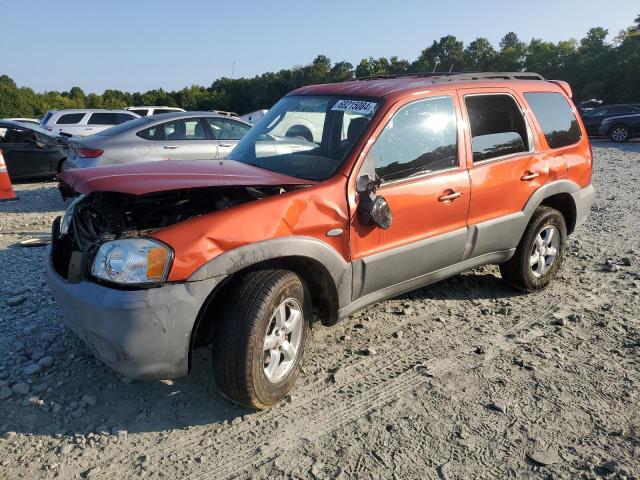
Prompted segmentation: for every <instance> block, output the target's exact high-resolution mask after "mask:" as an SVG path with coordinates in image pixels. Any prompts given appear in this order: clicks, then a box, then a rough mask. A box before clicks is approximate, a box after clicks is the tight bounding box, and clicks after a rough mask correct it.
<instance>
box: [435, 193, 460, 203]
mask: <svg viewBox="0 0 640 480" xmlns="http://www.w3.org/2000/svg"><path fill="white" fill-rule="evenodd" d="M461 196H462V192H453V193H448V194H447V195H441V196H439V197H438V201H439V202H452V201H454V200H455V199H457V198H460V197H461Z"/></svg>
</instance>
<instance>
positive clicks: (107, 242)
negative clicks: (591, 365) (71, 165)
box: [48, 73, 593, 408]
mask: <svg viewBox="0 0 640 480" xmlns="http://www.w3.org/2000/svg"><path fill="white" fill-rule="evenodd" d="M570 97H571V90H570V88H569V86H568V85H567V84H566V83H564V82H554V81H546V80H544V79H543V78H541V77H540V76H538V75H535V74H529V73H514V74H504V73H498V74H496V73H487V74H473V75H471V74H469V75H451V76H435V75H414V76H402V77H388V78H387V77H383V78H374V79H365V80H358V81H350V82H345V83H337V84H328V85H313V86H308V87H304V88H300V89H298V90H296V91H294V92H291V93H290V94H289V95H287V96H285V97H284V98H282V99H281V100H280V101H279V102H278V103H277V104H276V105H275V106H274V107H273V108H272V109H271V110H269V112H268V113H267V114H266V115H265V117H264V118H263V119H262V120H260V122H259V123H258V124H257V125H256V126H254V127H253V128H252V129H251V130H250V131H249V133H248V134H247V135H246V136H245V137H244V138H243V139H242V141H241V142H240V143H239V145H238V146H237V147H236V148H235V149H234V150H233V151H232V152H231V154H230V155H229V157H228V158H226V159H224V160H215V161H199V162H196V161H194V162H189V161H179V162H174V161H166V162H151V163H147V164H136V165H122V166H112V167H98V168H93V169H85V170H77V171H75V170H70V171H66V172H64V173H62V174H61V175H60V178H61V179H62V181H63V182H64V183H65V184H66V188H67V189H73V190H75V192H76V193H77V194H78V196H77V197H76V199H75V200H74V201H73V202H72V204H71V205H70V207H69V208H68V210H67V211H66V213H65V215H64V217H63V218H62V219H58V220H57V221H56V222H55V224H54V240H53V245H52V250H51V256H50V262H49V264H48V280H49V284H50V285H51V288H52V289H53V291H54V292H55V296H56V297H57V299H58V301H59V304H60V306H61V308H62V310H63V312H64V314H65V317H66V319H67V321H68V322H69V324H70V325H71V327H72V328H73V329H74V330H75V331H76V332H78V334H79V335H80V336H81V337H82V338H83V339H84V340H85V341H86V343H87V344H88V345H89V346H90V348H91V349H92V350H93V352H94V353H95V354H96V355H97V356H98V357H99V358H100V359H101V360H102V361H103V362H104V363H106V364H107V365H109V366H111V367H113V368H114V369H116V370H118V371H120V372H122V373H123V374H125V375H128V376H130V377H136V378H169V377H177V376H180V375H185V374H187V373H188V371H189V368H190V359H191V352H192V350H193V349H194V348H196V347H198V346H203V345H209V344H212V345H213V350H212V352H213V360H214V365H213V372H214V378H215V380H216V382H217V384H218V387H219V389H220V390H221V391H222V392H223V394H224V395H226V396H227V397H228V398H230V399H231V400H233V401H235V402H238V403H240V404H243V405H247V406H250V407H253V408H266V407H269V406H271V405H273V404H274V403H276V402H278V401H279V400H280V399H282V398H283V397H284V396H285V394H286V393H287V392H288V391H289V390H290V389H291V388H292V386H293V385H294V382H295V381H296V377H297V375H298V371H299V368H300V365H301V362H302V357H303V351H304V348H305V344H306V341H307V338H308V328H309V322H310V320H311V318H312V316H313V314H314V313H316V314H317V315H318V317H319V319H320V320H321V322H322V323H323V324H324V325H332V324H334V323H335V322H337V321H338V320H340V319H343V318H346V317H348V316H349V315H350V314H351V313H353V312H354V311H356V310H358V309H360V308H362V307H364V306H366V305H369V304H371V303H374V302H377V301H379V300H382V299H385V298H388V297H392V296H395V295H398V294H401V293H403V292H407V291H409V290H413V289H416V288H419V287H422V286H424V285H427V284H429V283H433V282H436V281H438V280H441V279H443V278H446V277H450V276H452V275H456V274H458V273H460V272H463V271H465V270H469V269H471V268H474V267H477V266H479V265H485V264H499V265H500V271H501V273H502V276H503V278H504V279H505V280H506V281H507V282H508V283H510V284H511V285H513V286H514V287H516V288H518V289H521V290H524V291H529V292H531V291H536V290H540V289H542V288H544V287H546V286H547V285H548V284H549V283H550V282H551V280H552V279H553V277H554V276H555V275H556V273H557V271H558V270H559V269H560V268H561V267H562V263H563V258H564V254H565V248H566V240H567V235H569V234H571V233H572V232H573V231H574V230H575V228H576V227H577V226H578V225H579V224H580V223H582V222H583V221H584V219H585V217H586V216H587V213H588V211H589V207H590V205H591V202H592V199H593V187H592V186H591V167H592V160H591V150H590V146H589V142H588V139H587V134H586V132H585V129H584V126H583V125H582V123H581V120H580V119H579V116H578V115H577V112H576V109H575V107H574V105H573V103H572V102H571V99H570ZM292 118H299V119H301V120H300V122H301V123H302V122H303V121H304V123H305V124H308V125H311V127H312V128H309V127H306V128H307V130H308V131H309V132H311V133H307V132H305V133H304V134H303V133H302V132H303V131H304V130H303V129H301V128H293V127H295V126H296V125H292V123H294V122H293V121H292Z"/></svg>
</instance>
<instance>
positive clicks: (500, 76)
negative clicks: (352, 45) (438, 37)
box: [355, 72, 545, 82]
mask: <svg viewBox="0 0 640 480" xmlns="http://www.w3.org/2000/svg"><path fill="white" fill-rule="evenodd" d="M402 77H427V78H428V77H433V80H434V81H438V82H454V81H464V80H545V78H544V77H543V76H542V75H539V74H537V73H533V72H425V73H394V74H387V75H371V76H368V77H357V78H356V79H355V80H356V81H360V80H379V79H386V78H389V79H391V78H402Z"/></svg>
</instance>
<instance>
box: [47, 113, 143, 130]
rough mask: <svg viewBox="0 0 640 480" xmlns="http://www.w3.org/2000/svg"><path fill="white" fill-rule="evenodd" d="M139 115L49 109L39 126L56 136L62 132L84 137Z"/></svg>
mask: <svg viewBox="0 0 640 480" xmlns="http://www.w3.org/2000/svg"><path fill="white" fill-rule="evenodd" d="M139 117H140V115H138V114H136V113H133V112H127V111H126V110H102V109H77V110H49V111H48V112H47V113H46V114H45V115H44V117H43V118H42V122H41V123H40V128H43V129H45V130H49V131H50V132H51V133H52V134H53V135H56V136H57V135H60V134H62V135H65V136H76V137H84V136H86V135H93V134H96V133H98V132H101V131H102V130H106V129H107V128H110V127H113V126H114V125H120V124H121V123H124V122H128V121H129V120H133V119H134V118H139Z"/></svg>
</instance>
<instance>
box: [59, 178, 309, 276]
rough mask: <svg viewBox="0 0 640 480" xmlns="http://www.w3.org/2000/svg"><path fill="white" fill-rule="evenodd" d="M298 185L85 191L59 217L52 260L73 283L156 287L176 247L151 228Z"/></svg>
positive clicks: (229, 206) (254, 199) (62, 274)
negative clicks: (154, 234)
mask: <svg viewBox="0 0 640 480" xmlns="http://www.w3.org/2000/svg"><path fill="white" fill-rule="evenodd" d="M297 188H301V185H284V186H273V185H269V186H214V187H205V188H189V189H180V190H169V191H161V192H154V193H146V194H142V195H136V194H131V193H119V192H112V191H108V192H92V193H88V194H86V195H82V194H81V195H78V196H76V197H75V198H74V200H73V201H72V202H71V203H70V204H69V207H68V208H67V211H66V212H65V214H64V216H63V217H62V218H60V217H59V218H57V219H56V221H55V222H54V226H53V235H52V237H53V248H52V255H51V260H52V265H53V268H54V270H55V271H56V272H57V274H58V275H59V276H60V277H62V278H63V279H65V280H67V281H69V282H78V281H82V280H86V279H88V278H90V277H91V278H93V279H94V280H97V281H99V282H107V283H112V284H116V285H118V286H119V287H141V286H152V285H154V284H158V283H161V282H162V281H164V280H165V279H166V275H167V273H168V270H169V268H170V264H171V260H172V257H173V251H172V250H171V247H169V246H168V245H166V244H163V243H162V242H160V241H158V240H156V239H153V238H150V233H151V232H153V231H155V230H158V229H161V228H163V227H167V226H169V225H174V224H176V223H179V222H183V221H185V220H188V219H190V218H193V217H196V216H201V215H204V214H207V213H211V212H215V211H219V210H225V209H228V208H232V207H234V206H236V205H241V204H245V203H248V202H253V201H256V200H260V199H262V198H266V197H270V196H273V195H279V194H282V193H285V192H287V191H289V190H292V189H297ZM125 267H126V268H125Z"/></svg>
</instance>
